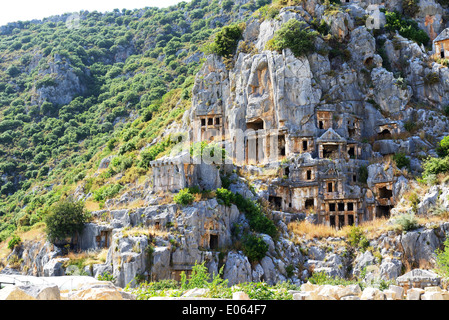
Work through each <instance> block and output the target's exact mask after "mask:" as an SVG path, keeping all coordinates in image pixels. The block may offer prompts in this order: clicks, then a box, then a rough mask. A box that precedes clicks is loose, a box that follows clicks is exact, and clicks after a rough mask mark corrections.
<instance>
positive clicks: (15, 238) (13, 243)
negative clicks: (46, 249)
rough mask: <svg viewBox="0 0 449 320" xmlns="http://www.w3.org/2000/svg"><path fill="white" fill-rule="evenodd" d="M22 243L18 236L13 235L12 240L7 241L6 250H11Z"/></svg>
mask: <svg viewBox="0 0 449 320" xmlns="http://www.w3.org/2000/svg"><path fill="white" fill-rule="evenodd" d="M21 242H22V239H20V237H19V236H18V235H15V234H13V236H12V239H11V240H9V241H8V249H10V250H12V249H14V247H15V246H17V245H18V244H19V243H21Z"/></svg>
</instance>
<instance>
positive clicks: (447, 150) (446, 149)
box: [435, 136, 449, 157]
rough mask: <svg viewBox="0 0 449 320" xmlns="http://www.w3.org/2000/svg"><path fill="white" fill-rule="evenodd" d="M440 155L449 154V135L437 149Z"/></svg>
mask: <svg viewBox="0 0 449 320" xmlns="http://www.w3.org/2000/svg"><path fill="white" fill-rule="evenodd" d="M435 151H436V152H437V154H438V156H440V157H446V156H447V155H449V136H446V137H444V138H443V139H442V140H441V141H440V143H439V144H438V146H437V148H436V150H435Z"/></svg>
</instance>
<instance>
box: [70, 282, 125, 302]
mask: <svg viewBox="0 0 449 320" xmlns="http://www.w3.org/2000/svg"><path fill="white" fill-rule="evenodd" d="M121 292H122V290H121V289H120V288H117V287H116V286H114V285H113V284H112V283H111V282H104V281H99V282H97V283H90V284H85V285H83V286H81V287H80V288H79V289H78V290H74V291H73V292H71V293H70V294H69V295H68V297H67V298H68V300H124V299H123V296H122V294H121Z"/></svg>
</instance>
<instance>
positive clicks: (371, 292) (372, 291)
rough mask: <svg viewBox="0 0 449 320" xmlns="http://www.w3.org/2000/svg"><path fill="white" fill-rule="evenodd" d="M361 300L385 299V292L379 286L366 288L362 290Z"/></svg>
mask: <svg viewBox="0 0 449 320" xmlns="http://www.w3.org/2000/svg"><path fill="white" fill-rule="evenodd" d="M360 299H361V300H385V294H384V293H383V292H382V291H380V290H379V289H377V288H371V287H368V288H365V290H363V292H362V296H361V297H360Z"/></svg>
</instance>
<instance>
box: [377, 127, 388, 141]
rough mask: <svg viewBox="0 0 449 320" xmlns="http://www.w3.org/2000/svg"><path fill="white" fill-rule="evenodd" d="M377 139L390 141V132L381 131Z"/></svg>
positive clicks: (386, 130)
mask: <svg viewBox="0 0 449 320" xmlns="http://www.w3.org/2000/svg"><path fill="white" fill-rule="evenodd" d="M378 136H379V139H390V138H391V132H390V130H388V129H384V130H382V132H381V133H379V134H378Z"/></svg>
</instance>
